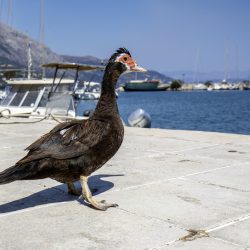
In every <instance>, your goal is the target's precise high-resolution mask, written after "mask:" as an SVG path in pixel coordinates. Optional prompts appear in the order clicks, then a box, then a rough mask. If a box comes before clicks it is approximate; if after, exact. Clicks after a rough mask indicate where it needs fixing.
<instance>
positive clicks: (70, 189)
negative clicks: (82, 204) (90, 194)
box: [67, 182, 82, 196]
mask: <svg viewBox="0 0 250 250" xmlns="http://www.w3.org/2000/svg"><path fill="white" fill-rule="evenodd" d="M67 185H68V193H69V194H73V195H77V196H80V195H81V194H82V192H81V191H80V190H78V189H77V188H76V187H75V185H74V183H73V182H71V183H67Z"/></svg>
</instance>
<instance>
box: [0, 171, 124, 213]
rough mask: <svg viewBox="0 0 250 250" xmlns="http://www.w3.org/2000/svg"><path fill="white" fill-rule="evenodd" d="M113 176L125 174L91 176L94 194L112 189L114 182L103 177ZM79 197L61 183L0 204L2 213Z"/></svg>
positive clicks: (90, 184) (90, 185)
mask: <svg viewBox="0 0 250 250" xmlns="http://www.w3.org/2000/svg"><path fill="white" fill-rule="evenodd" d="M112 176H123V175H94V176H91V177H89V180H88V183H89V187H90V189H91V192H92V195H93V196H94V195H97V194H100V193H103V192H105V191H107V190H109V189H111V188H112V187H113V186H114V183H113V182H111V181H107V180H102V178H105V177H112ZM76 186H77V187H78V188H80V185H79V183H77V185H76ZM77 199H78V197H77V196H74V195H70V194H68V191H67V186H66V185H64V184H61V185H58V186H54V187H51V188H47V189H44V190H42V191H40V192H37V193H34V194H32V195H30V196H27V197H25V198H21V199H19V200H15V201H11V202H8V203H5V204H2V205H0V213H9V212H14V211H18V210H22V209H27V208H32V207H36V206H41V205H45V204H51V203H60V202H67V201H73V200H77ZM79 202H81V203H83V204H85V203H84V202H83V200H82V199H79ZM85 205H86V204H85Z"/></svg>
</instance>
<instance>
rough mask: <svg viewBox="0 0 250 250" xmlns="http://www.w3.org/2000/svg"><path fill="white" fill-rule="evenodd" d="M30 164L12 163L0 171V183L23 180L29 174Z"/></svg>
mask: <svg viewBox="0 0 250 250" xmlns="http://www.w3.org/2000/svg"><path fill="white" fill-rule="evenodd" d="M30 165H32V164H21V165H19V164H18V165H14V166H12V167H10V168H7V169H5V170H4V171H3V172H1V173H0V185H3V184H7V183H10V182H13V181H17V180H23V179H25V177H27V176H28V175H29V172H30V169H31V167H32V166H30Z"/></svg>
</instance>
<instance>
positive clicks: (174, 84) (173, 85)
mask: <svg viewBox="0 0 250 250" xmlns="http://www.w3.org/2000/svg"><path fill="white" fill-rule="evenodd" d="M182 84H183V81H182V80H178V79H176V80H173V81H172V83H171V84H170V89H171V90H178V89H180V88H181V86H182Z"/></svg>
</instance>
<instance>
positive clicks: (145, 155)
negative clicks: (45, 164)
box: [0, 119, 250, 250]
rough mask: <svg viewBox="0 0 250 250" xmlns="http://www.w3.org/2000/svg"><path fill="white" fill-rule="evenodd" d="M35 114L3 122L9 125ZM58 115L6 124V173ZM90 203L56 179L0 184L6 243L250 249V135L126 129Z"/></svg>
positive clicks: (0, 237)
mask: <svg viewBox="0 0 250 250" xmlns="http://www.w3.org/2000/svg"><path fill="white" fill-rule="evenodd" d="M13 121H14V122H30V121H32V120H28V119H11V120H5V119H0V123H2V122H13ZM55 125H56V122H54V121H42V122H39V123H30V124H27V123H25V124H22V123H21V124H18V123H17V124H9V125H7V124H0V170H1V171H2V170H3V169H5V168H7V167H9V166H12V165H13V164H14V163H15V162H16V161H17V160H19V159H20V158H21V157H23V156H24V155H25V152H24V151H23V149H24V148H25V147H27V146H28V145H29V144H30V143H32V142H33V141H34V140H35V139H37V138H38V137H40V136H41V135H42V134H44V133H45V132H48V131H49V130H50V129H51V128H52V127H53V126H55ZM89 183H90V186H91V189H92V192H93V194H94V195H95V198H97V199H98V200H103V199H105V200H107V201H108V202H112V203H118V204H119V207H117V208H110V209H109V210H107V211H106V212H102V211H97V210H95V209H92V208H90V207H88V205H87V204H85V203H84V202H83V200H82V199H81V198H77V197H75V196H72V195H69V194H67V189H66V186H65V185H62V184H60V183H58V182H56V181H53V180H50V179H42V180H35V181H17V182H14V183H11V184H7V185H1V186H0V232H1V233H0V249H116V250H117V249H128V250H131V249H162V250H163V249H164V250H165V249H166V250H169V249H192V250H193V249H208V250H210V249H211V250H216V249H227V250H228V249H235V250H236V249H250V136H245V135H233V134H222V133H208V132H194V131H176V130H160V129H136V128H126V129H125V139H124V143H123V145H122V147H121V149H120V150H119V152H118V153H117V155H116V156H115V157H114V158H113V159H112V160H110V161H109V162H108V163H107V164H105V166H104V167H102V168H101V169H100V170H98V171H97V172H95V173H94V174H93V176H92V177H90V179H89Z"/></svg>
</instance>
